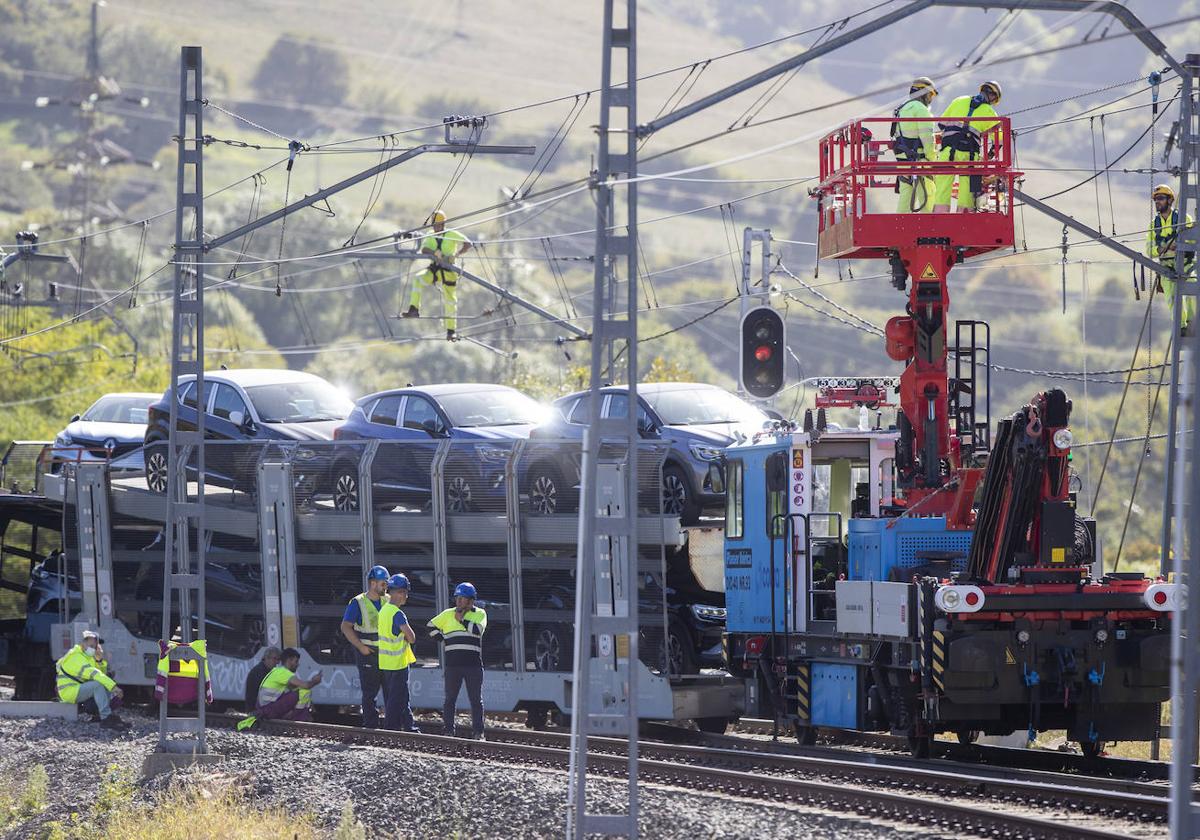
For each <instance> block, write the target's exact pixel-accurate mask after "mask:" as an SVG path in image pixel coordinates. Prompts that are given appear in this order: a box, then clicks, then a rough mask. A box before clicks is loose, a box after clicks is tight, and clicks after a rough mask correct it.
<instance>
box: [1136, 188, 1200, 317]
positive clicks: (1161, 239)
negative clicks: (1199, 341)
mask: <svg viewBox="0 0 1200 840" xmlns="http://www.w3.org/2000/svg"><path fill="white" fill-rule="evenodd" d="M1150 198H1151V199H1152V200H1153V201H1154V218H1152V219H1151V220H1150V227H1149V229H1148V230H1147V231H1146V256H1148V257H1150V258H1151V259H1153V260H1158V262H1160V263H1162V264H1163V266H1164V267H1166V268H1169V269H1171V271H1172V272H1173V271H1175V254H1176V245H1177V244H1178V242H1179V211H1178V210H1176V209H1174V207H1175V191H1174V190H1173V189H1171V188H1170V187H1169V186H1168V185H1166V184H1159V185H1158V186H1157V187H1155V188H1154V190H1153V191H1152V192H1151V193H1150ZM1192 224H1193V222H1192V215H1191V213H1189V214H1188V216H1187V219H1186V220H1185V221H1184V225H1185V226H1186V227H1189V228H1190V227H1191V226H1192ZM1195 269H1196V257H1195V254H1188V256H1187V259H1186V260H1185V261H1184V263H1183V272H1184V275H1185V276H1186V277H1187V279H1188V281H1190V282H1195V279H1196V278H1195ZM1158 282H1159V289H1160V290H1161V291H1162V294H1163V296H1164V297H1165V298H1166V299H1167V306H1169V307H1172V308H1174V306H1175V278H1174V277H1172V276H1170V275H1167V274H1161V275H1159V278H1158ZM1195 314H1196V298H1195V296H1194V295H1183V311H1182V312H1180V313H1179V325H1180V327H1181V328H1182V330H1183V334H1184V335H1187V334H1188V333H1187V329H1188V325H1189V324H1190V323H1191V322H1192V317H1193V316H1194V315H1195Z"/></svg>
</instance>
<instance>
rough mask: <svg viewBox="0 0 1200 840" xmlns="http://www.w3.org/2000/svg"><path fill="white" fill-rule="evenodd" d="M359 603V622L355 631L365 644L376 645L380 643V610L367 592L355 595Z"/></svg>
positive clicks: (355, 599) (356, 601) (355, 626)
mask: <svg viewBox="0 0 1200 840" xmlns="http://www.w3.org/2000/svg"><path fill="white" fill-rule="evenodd" d="M354 601H355V603H357V604H358V623H357V624H355V625H354V632H355V633H357V634H358V638H359V639H360V640H361V641H362V643H363V644H364V645H367V646H368V647H375V646H376V645H378V644H379V610H378V609H377V608H376V607H375V603H374V602H373V601H372V600H371V598H370V596H369V595H367V593H366V592H362V593H360V594H358V595H355V596H354Z"/></svg>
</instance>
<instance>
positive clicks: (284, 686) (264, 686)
mask: <svg viewBox="0 0 1200 840" xmlns="http://www.w3.org/2000/svg"><path fill="white" fill-rule="evenodd" d="M294 676H296V672H295V671H289V670H288V669H287V668H284V667H283V666H282V665H276V666H275V667H274V668H272V669H271V670H270V671H268V672H267V675H266V676H265V677H263V681H262V682H261V683H259V686H258V705H259V707H260V708H261V707H262V706H265V705H267V704H268V703H274V702H275V701H276V700H278V699H279V698H280V697H282V696H283V695H284V693H285V692H287V691H289V688H288V682H289V681H290V680H291V679H292V677H294Z"/></svg>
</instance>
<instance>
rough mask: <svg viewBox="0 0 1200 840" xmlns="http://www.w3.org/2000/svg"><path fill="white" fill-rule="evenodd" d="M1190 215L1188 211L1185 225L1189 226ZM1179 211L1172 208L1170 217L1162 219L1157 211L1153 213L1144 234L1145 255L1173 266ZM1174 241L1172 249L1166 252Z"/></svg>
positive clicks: (1176, 250)
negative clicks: (1173, 248) (1152, 218)
mask: <svg viewBox="0 0 1200 840" xmlns="http://www.w3.org/2000/svg"><path fill="white" fill-rule="evenodd" d="M1192 224H1193V222H1192V215H1191V214H1190V213H1189V214H1188V216H1187V221H1186V222H1185V223H1184V226H1185V227H1191V226H1192ZM1178 227H1179V211H1178V210H1172V211H1171V218H1170V219H1169V220H1164V219H1163V217H1162V216H1160V215H1159V214H1158V213H1155V214H1154V220H1153V221H1152V222H1151V223H1150V230H1149V231H1148V232H1147V234H1146V256H1148V257H1153V258H1154V259H1156V260H1158V261H1159V262H1161V263H1163V264H1164V265H1168V266H1169V267H1174V265H1175V254H1176V253H1178V252H1179V250H1180V248H1179V246H1178V244H1177V243H1178V240H1179V231H1178V229H1177V228H1178ZM1173 243H1176V247H1175V250H1174V251H1171V252H1170V253H1166V250H1167V248H1168V247H1169V246H1170V245H1171V244H1173Z"/></svg>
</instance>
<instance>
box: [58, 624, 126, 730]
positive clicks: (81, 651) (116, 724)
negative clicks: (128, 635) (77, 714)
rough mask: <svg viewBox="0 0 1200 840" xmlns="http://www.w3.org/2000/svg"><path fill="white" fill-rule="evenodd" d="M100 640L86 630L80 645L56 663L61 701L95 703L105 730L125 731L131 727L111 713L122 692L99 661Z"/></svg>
mask: <svg viewBox="0 0 1200 840" xmlns="http://www.w3.org/2000/svg"><path fill="white" fill-rule="evenodd" d="M99 646H100V637H99V636H98V635H97V634H96V633H94V632H93V631H91V630H84V631H83V639H82V641H80V643H79V644H77V645H75V646H74V647H73V648H71V649H70V650H68V651H67V652H66V653H65V654H63V657H62V659H59V660H58V662H56V663H55V666H54V671H55V676H56V677H57V689H58V699H59V701H60V702H63V703H75V704H79V703H85V702H87V701H88V700H92V701H94V702H95V704H96V718H97V720H99V721H100V725H101V726H102V727H104V728H105V729H124V728H125V727H126V726H128V724H127V723H125V721H123V720H121V718H119V717H118V716H117V715H116V714H114V713H113V710H112V700H113V698H120V697H121V696H122V692H121V689H120V688H119V687H118V686H117V684H116V683H115V682H114V681H113V679H112V678H111V677H109V676H108V674H106V673H104V671H102V670H101V669H100V668H99V667H97V662H96V650H97V648H98V647H99Z"/></svg>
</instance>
